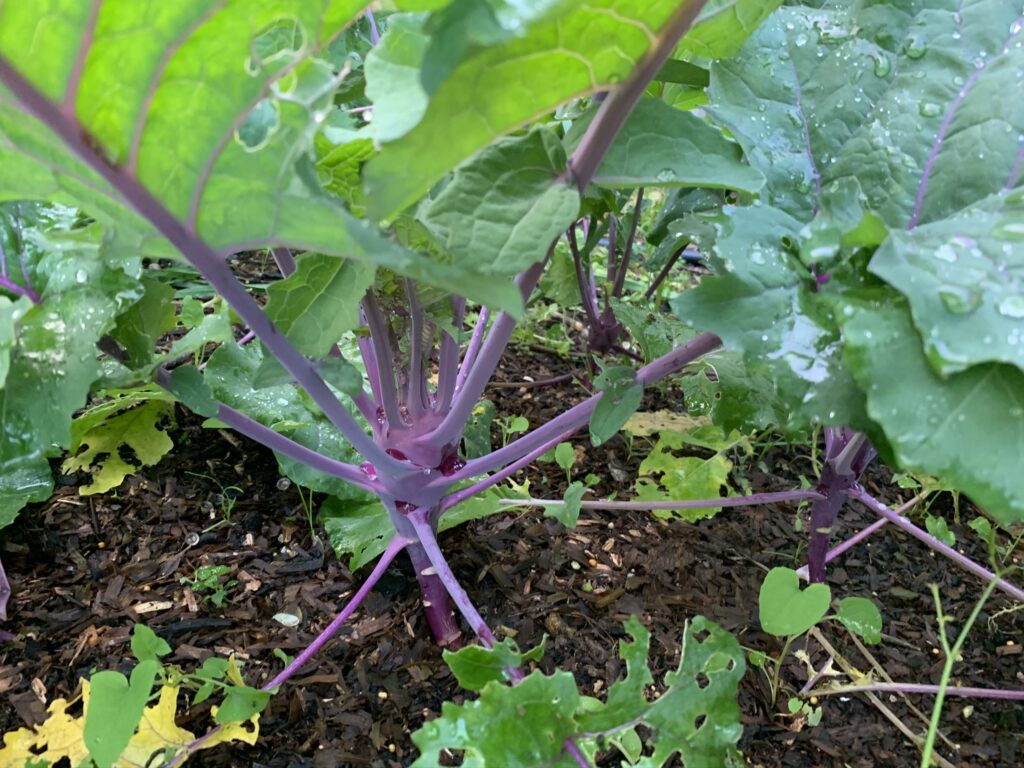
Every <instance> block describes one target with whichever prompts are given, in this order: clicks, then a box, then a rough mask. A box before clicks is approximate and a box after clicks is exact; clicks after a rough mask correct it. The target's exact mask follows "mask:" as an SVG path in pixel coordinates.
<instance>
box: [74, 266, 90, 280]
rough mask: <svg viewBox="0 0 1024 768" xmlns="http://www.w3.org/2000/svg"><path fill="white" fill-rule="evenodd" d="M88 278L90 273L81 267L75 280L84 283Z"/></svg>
mask: <svg viewBox="0 0 1024 768" xmlns="http://www.w3.org/2000/svg"><path fill="white" fill-rule="evenodd" d="M88 279H89V273H88V272H86V271H85V270H84V269H80V270H78V271H77V272H76V273H75V282H77V283H84V282H85V281H86V280H88Z"/></svg>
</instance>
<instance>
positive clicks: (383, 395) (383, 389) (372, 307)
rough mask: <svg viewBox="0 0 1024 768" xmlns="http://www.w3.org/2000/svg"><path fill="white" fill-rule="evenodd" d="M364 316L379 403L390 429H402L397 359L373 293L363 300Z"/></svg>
mask: <svg viewBox="0 0 1024 768" xmlns="http://www.w3.org/2000/svg"><path fill="white" fill-rule="evenodd" d="M363 314H364V315H365V316H366V325H367V327H368V328H369V329H370V340H371V342H372V343H373V352H374V358H375V359H376V362H377V383H378V386H379V387H380V395H379V396H378V397H377V402H378V403H380V406H381V408H383V409H384V417H385V418H386V419H387V420H388V427H389V428H391V429H401V428H402V426H403V425H404V422H403V420H402V414H401V411H399V408H398V390H397V389H396V387H395V359H394V356H393V355H392V354H391V345H390V343H389V340H388V338H389V337H388V328H387V321H385V319H384V315H383V313H382V312H381V311H380V306H378V304H377V299H376V298H375V297H374V295H373V291H367V292H366V296H365V297H364V298H363Z"/></svg>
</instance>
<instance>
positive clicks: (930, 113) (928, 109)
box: [917, 101, 942, 117]
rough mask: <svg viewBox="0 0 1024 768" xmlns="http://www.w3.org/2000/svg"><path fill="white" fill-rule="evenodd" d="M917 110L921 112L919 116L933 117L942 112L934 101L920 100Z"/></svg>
mask: <svg viewBox="0 0 1024 768" xmlns="http://www.w3.org/2000/svg"><path fill="white" fill-rule="evenodd" d="M917 111H918V112H920V113H921V117H935V116H937V115H939V114H941V113H942V107H940V106H939V105H938V104H936V103H935V102H934V101H922V102H921V103H920V105H918V107H917Z"/></svg>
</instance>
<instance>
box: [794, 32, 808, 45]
mask: <svg viewBox="0 0 1024 768" xmlns="http://www.w3.org/2000/svg"><path fill="white" fill-rule="evenodd" d="M793 45H795V46H796V47H797V48H803V47H804V46H805V45H807V35H805V34H804V33H803V32H801V33H800V34H799V35H797V36H796V38H794V40H793Z"/></svg>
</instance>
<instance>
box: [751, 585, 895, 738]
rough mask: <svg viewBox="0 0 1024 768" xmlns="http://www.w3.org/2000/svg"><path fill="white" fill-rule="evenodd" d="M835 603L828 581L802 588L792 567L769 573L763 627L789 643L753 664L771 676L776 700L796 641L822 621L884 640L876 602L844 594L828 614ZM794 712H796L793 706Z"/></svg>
mask: <svg viewBox="0 0 1024 768" xmlns="http://www.w3.org/2000/svg"><path fill="white" fill-rule="evenodd" d="M831 603H832V590H831V589H829V587H828V585H827V584H810V585H808V586H807V588H806V589H800V577H799V576H798V575H797V572H796V571H794V570H793V569H792V568H781V567H780V568H772V569H771V570H770V571H768V575H767V576H765V578H764V581H763V582H762V583H761V591H760V594H759V595H758V609H759V612H760V617H761V629H763V630H764V631H765V632H767V633H768V634H770V635H775V636H776V637H780V638H785V642H784V643H783V646H782V651H781V652H780V653H779V655H778V656H776V657H775V658H771V657H769V656H767V655H765V654H761V655H760V656H757V657H755V658H752V659H751V663H752V665H753V666H758V667H761V668H762V669H764V670H765V674H767V675H768V681H769V685H770V686H771V697H772V702H774V701H775V700H776V699H778V696H779V686H780V676H781V674H782V665H783V663H784V662H785V660H786V656H787V655H788V654H789V649H790V648H791V647H792V645H793V642H794V641H795V640H796V639H797V638H799V637H801V636H802V635H804V634H806V633H807V632H808V631H809V630H810V629H811V628H812V627H814V626H816V625H817V624H818V623H819V622H821V621H822V620H824V619H826V618H828V619H835V620H836V621H838V622H840V623H841V624H842V625H843V626H845V627H846V628H847V629H848V630H850V631H851V632H853V633H854V634H855V635H858V636H860V637H861V638H862V639H863V640H864V642H866V643H869V644H872V645H873V644H875V643H878V642H881V639H882V615H881V613H880V612H879V610H878V607H877V606H876V605H875V604H874V603H873V602H871V601H870V600H868V599H867V598H864V597H844V598H843V599H842V600H840V601H839V605H838V606H837V610H836V613H835V614H833V615H831V616H826V614H827V613H828V610H829V606H830V605H831ZM769 665H770V666H771V673H770V674H769V673H768V666H769ZM800 709H801V708H798V709H797V711H800ZM790 713H791V714H794V712H793V710H792V708H790ZM818 719H820V715H818ZM810 721H811V718H810V716H809V715H808V722H810ZM811 724H812V725H813V724H814V723H811Z"/></svg>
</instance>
